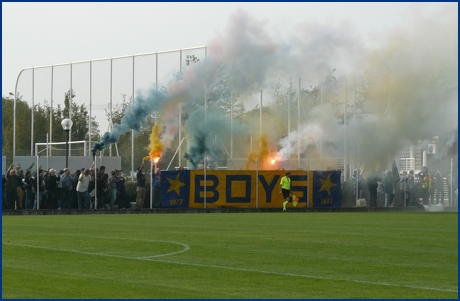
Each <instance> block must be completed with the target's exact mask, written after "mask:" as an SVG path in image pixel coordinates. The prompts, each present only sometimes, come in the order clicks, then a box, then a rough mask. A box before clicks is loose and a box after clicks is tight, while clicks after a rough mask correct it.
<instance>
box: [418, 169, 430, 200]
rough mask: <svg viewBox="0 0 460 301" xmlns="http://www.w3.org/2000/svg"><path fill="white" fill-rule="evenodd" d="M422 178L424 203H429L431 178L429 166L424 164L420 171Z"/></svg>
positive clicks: (421, 191) (421, 192) (421, 189)
mask: <svg viewBox="0 0 460 301" xmlns="http://www.w3.org/2000/svg"><path fill="white" fill-rule="evenodd" d="M419 179H420V194H421V196H422V200H423V205H428V204H429V197H430V189H431V178H430V174H429V173H428V168H427V167H426V166H424V167H423V168H422V171H421V172H420V173H419Z"/></svg>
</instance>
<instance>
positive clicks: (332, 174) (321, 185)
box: [313, 171, 342, 207]
mask: <svg viewBox="0 0 460 301" xmlns="http://www.w3.org/2000/svg"><path fill="white" fill-rule="evenodd" d="M340 175H341V171H314V172H313V207H340V206H341V200H342V189H341V185H340Z"/></svg>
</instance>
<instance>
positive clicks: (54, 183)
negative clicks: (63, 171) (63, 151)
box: [45, 168, 59, 209]
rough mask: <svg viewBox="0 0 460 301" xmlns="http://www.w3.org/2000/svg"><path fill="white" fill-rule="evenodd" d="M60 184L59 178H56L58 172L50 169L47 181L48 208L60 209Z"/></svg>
mask: <svg viewBox="0 0 460 301" xmlns="http://www.w3.org/2000/svg"><path fill="white" fill-rule="evenodd" d="M58 182H59V178H58V177H57V176H56V170H54V169H52V168H51V169H50V170H49V176H48V177H47V178H46V180H45V186H46V191H47V193H48V208H49V209H56V208H58V203H57V195H58Z"/></svg>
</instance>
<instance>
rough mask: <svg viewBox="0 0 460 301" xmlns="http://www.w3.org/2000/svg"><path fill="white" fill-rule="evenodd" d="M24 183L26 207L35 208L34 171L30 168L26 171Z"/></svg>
mask: <svg viewBox="0 0 460 301" xmlns="http://www.w3.org/2000/svg"><path fill="white" fill-rule="evenodd" d="M22 182H23V184H24V191H25V193H26V198H25V208H26V209H27V210H30V209H32V208H33V204H34V193H35V189H34V183H33V180H32V172H31V171H30V170H27V171H26V175H25V177H24V179H23V180H22Z"/></svg>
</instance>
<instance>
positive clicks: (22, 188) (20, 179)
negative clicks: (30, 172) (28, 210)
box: [16, 166, 25, 209]
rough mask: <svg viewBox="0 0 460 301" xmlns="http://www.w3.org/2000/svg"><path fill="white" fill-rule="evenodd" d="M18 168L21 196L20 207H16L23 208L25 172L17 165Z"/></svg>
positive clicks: (19, 195) (19, 192)
mask: <svg viewBox="0 0 460 301" xmlns="http://www.w3.org/2000/svg"><path fill="white" fill-rule="evenodd" d="M16 170H17V173H16V174H17V176H18V197H19V207H17V208H16V209H23V208H24V207H25V206H24V204H23V201H24V194H25V192H24V184H23V183H22V179H23V178H24V173H23V172H22V169H20V168H19V166H18V167H16Z"/></svg>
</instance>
